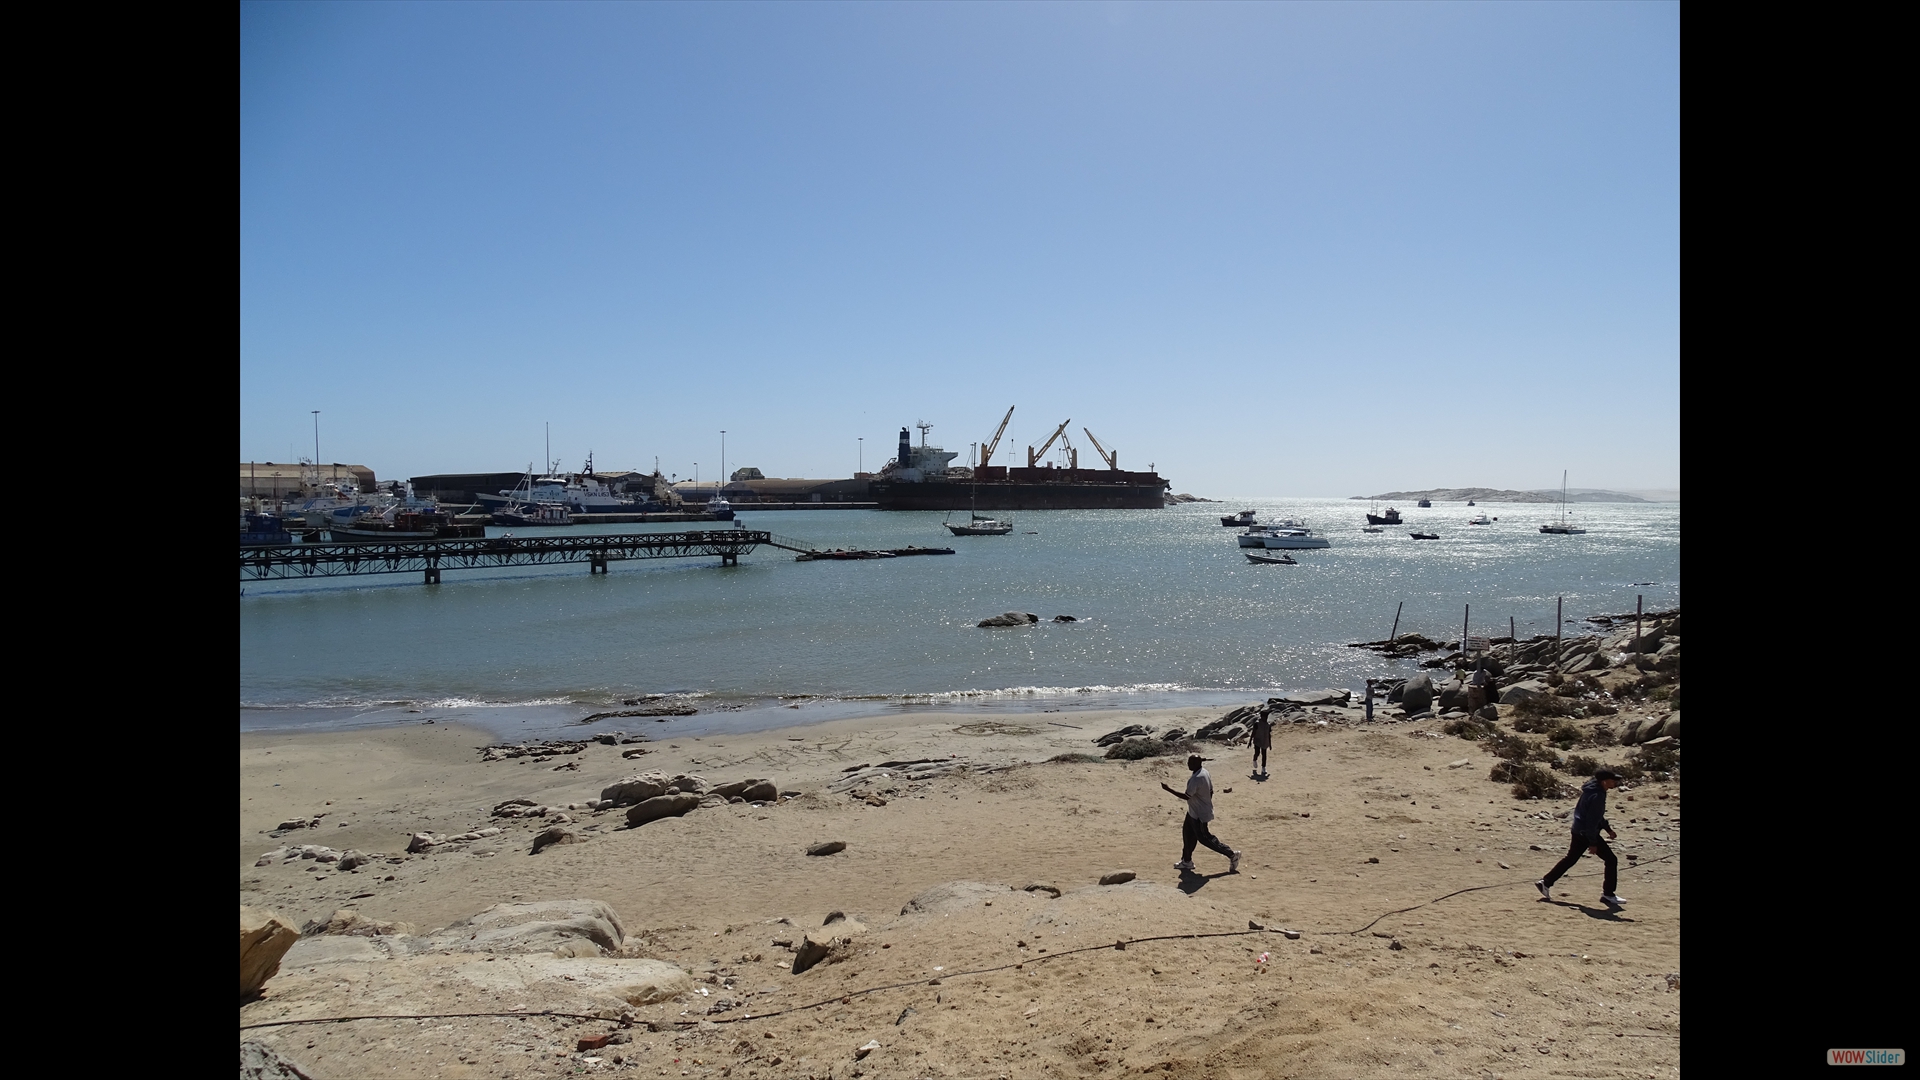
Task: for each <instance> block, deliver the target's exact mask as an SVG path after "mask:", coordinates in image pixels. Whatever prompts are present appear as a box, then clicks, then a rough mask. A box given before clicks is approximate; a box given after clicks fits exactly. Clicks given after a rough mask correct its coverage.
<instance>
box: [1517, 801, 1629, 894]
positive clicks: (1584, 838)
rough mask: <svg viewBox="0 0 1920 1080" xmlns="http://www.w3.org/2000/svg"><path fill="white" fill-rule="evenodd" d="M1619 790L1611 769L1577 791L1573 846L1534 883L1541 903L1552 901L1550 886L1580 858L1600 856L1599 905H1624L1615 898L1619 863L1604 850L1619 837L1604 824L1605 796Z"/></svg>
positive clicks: (1605, 816)
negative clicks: (1602, 835)
mask: <svg viewBox="0 0 1920 1080" xmlns="http://www.w3.org/2000/svg"><path fill="white" fill-rule="evenodd" d="M1619 786H1620V776H1619V774H1618V773H1615V772H1614V771H1613V770H1612V769H1601V770H1599V771H1597V772H1595V773H1594V774H1593V779H1591V780H1588V781H1587V782H1586V784H1585V785H1584V786H1582V787H1581V788H1580V801H1579V802H1577V803H1575V804H1574V806H1573V843H1572V844H1570V845H1568V847H1567V856H1566V858H1564V859H1561V860H1560V862H1559V863H1558V864H1556V865H1555V866H1554V868H1553V869H1551V870H1549V871H1547V876H1546V877H1543V878H1541V879H1540V880H1539V881H1536V882H1534V883H1533V887H1534V888H1536V889H1539V890H1540V898H1541V899H1542V900H1551V899H1553V892H1552V889H1553V883H1554V882H1556V881H1559V880H1560V876H1561V875H1562V874H1565V873H1566V872H1567V871H1569V870H1571V869H1573V865H1574V864H1575V863H1577V862H1579V861H1580V856H1582V855H1585V854H1588V853H1592V854H1595V855H1598V856H1600V861H1601V862H1604V863H1606V864H1607V874H1606V880H1605V881H1604V882H1603V883H1602V884H1601V891H1600V902H1601V903H1603V904H1605V905H1607V906H1608V907H1610V908H1617V907H1620V906H1621V905H1622V904H1624V903H1626V901H1624V900H1622V899H1620V897H1618V896H1616V895H1614V892H1613V890H1614V888H1615V887H1616V886H1617V885H1618V884H1619V879H1620V860H1619V859H1618V858H1615V857H1614V854H1613V849H1612V848H1610V847H1608V846H1607V840H1618V839H1619V838H1620V836H1619V834H1618V833H1616V832H1614V831H1613V826H1612V825H1609V824H1607V792H1609V791H1611V790H1613V789H1614V788H1617V787H1619ZM1602 831H1604V832H1605V833H1606V834H1607V840H1602V839H1600V833H1601V832H1602Z"/></svg>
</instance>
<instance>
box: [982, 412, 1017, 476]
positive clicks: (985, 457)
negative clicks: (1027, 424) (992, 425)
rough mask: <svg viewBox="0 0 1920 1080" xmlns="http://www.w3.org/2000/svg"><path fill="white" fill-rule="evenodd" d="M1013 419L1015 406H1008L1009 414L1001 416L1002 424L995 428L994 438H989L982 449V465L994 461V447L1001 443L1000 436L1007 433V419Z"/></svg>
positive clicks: (984, 466)
mask: <svg viewBox="0 0 1920 1080" xmlns="http://www.w3.org/2000/svg"><path fill="white" fill-rule="evenodd" d="M1011 419H1013V406H1011V405H1009V406H1007V415H1005V416H1003V417H1001V418H1000V426H999V428H997V429H995V431H994V433H993V438H991V439H989V440H987V442H986V444H985V445H984V446H982V447H981V449H980V467H981V468H983V469H984V468H986V467H987V465H988V464H989V463H990V462H992V461H993V448H994V447H996V446H999V445H1000V436H1002V435H1005V434H1006V433H1007V421H1009V420H1011Z"/></svg>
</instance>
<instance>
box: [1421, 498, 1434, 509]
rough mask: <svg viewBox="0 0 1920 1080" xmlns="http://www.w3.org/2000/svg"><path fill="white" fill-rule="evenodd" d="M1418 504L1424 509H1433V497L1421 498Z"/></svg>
mask: <svg viewBox="0 0 1920 1080" xmlns="http://www.w3.org/2000/svg"><path fill="white" fill-rule="evenodd" d="M1417 505H1418V506H1419V507H1420V509H1422V510H1431V509H1433V500H1432V499H1421V500H1420V502H1419V503H1418V504H1417Z"/></svg>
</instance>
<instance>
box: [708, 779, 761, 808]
mask: <svg viewBox="0 0 1920 1080" xmlns="http://www.w3.org/2000/svg"><path fill="white" fill-rule="evenodd" d="M769 784H770V782H769V781H768V780H766V779H765V778H764V777H763V778H761V779H758V780H735V781H734V782H733V783H731V784H715V785H714V786H713V787H710V788H708V789H707V794H709V795H718V796H720V797H721V798H724V799H727V800H733V799H745V800H746V801H748V802H757V801H760V800H758V799H756V798H755V797H753V796H751V795H748V794H747V792H749V791H753V790H756V789H759V788H763V787H767V786H769ZM776 794H777V792H776Z"/></svg>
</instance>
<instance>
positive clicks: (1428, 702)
mask: <svg viewBox="0 0 1920 1080" xmlns="http://www.w3.org/2000/svg"><path fill="white" fill-rule="evenodd" d="M1400 707H1401V708H1403V709H1405V710H1406V711H1407V712H1408V713H1409V714H1411V713H1420V712H1426V711H1427V710H1428V709H1429V708H1432V707H1433V677H1432V676H1430V675H1427V674H1426V673H1425V672H1422V673H1420V674H1418V675H1414V676H1412V677H1410V678H1408V679H1407V681H1406V683H1405V684H1403V685H1402V686H1401V687H1400Z"/></svg>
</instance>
